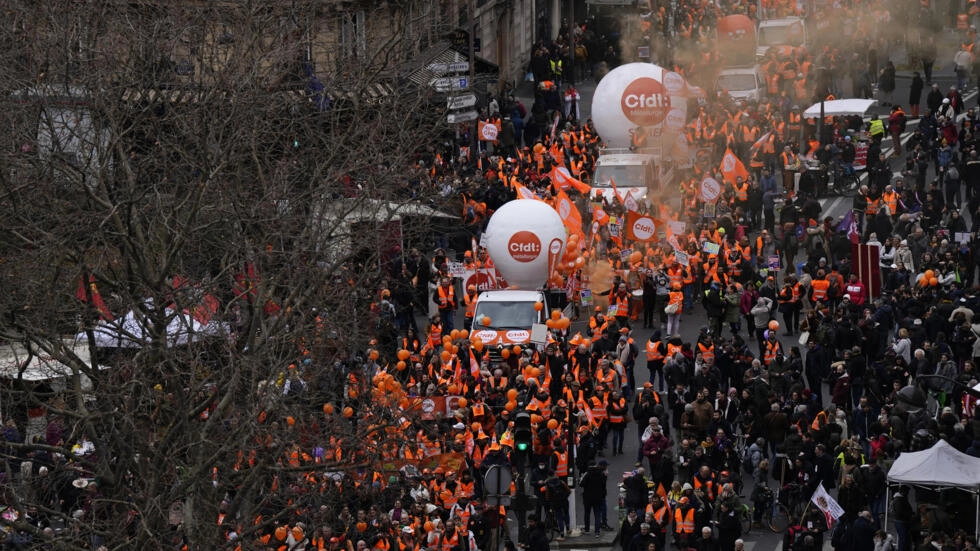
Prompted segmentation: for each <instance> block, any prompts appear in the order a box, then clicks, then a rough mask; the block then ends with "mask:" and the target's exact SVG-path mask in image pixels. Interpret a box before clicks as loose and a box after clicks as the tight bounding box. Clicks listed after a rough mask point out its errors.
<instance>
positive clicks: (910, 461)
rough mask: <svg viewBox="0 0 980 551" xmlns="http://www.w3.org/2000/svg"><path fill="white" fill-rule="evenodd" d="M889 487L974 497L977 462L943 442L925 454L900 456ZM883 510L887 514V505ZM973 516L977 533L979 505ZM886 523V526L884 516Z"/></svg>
mask: <svg viewBox="0 0 980 551" xmlns="http://www.w3.org/2000/svg"><path fill="white" fill-rule="evenodd" d="M888 484H889V485H893V484H904V485H908V486H921V487H928V488H935V489H937V490H942V489H947V488H955V489H957V490H963V491H965V492H969V493H971V494H974V496H976V495H977V494H978V492H980V458H978V457H973V456H971V455H967V454H965V453H963V452H961V451H959V450H957V449H956V448H954V447H953V446H950V445H949V443H948V442H946V441H945V440H940V441H938V442H936V444H935V445H933V446H932V447H931V448H929V449H928V450H922V451H918V452H904V453H902V454H901V455H899V456H898V459H896V460H895V463H893V464H892V468H891V469H889V471H888ZM890 498H891V494H890V493H886V500H888V499H890ZM885 510H886V511H887V510H888V506H887V505H886V508H885ZM976 514H977V519H978V522H977V524H976V526H977V528H978V529H980V501H978V503H977V513H976ZM885 522H886V524H887V522H888V517H887V513H886V517H885ZM978 531H980V530H978Z"/></svg>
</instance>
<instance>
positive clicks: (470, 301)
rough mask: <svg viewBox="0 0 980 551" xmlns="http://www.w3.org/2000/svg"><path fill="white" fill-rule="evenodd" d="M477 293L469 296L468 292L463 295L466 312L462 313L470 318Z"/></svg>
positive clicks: (473, 310)
mask: <svg viewBox="0 0 980 551" xmlns="http://www.w3.org/2000/svg"><path fill="white" fill-rule="evenodd" d="M478 297H479V295H473V296H472V297H470V294H469V293H466V294H465V295H463V305H464V306H466V313H465V314H464V315H465V316H466V317H467V318H472V317H473V314H474V313H475V312H476V299H477V298H478Z"/></svg>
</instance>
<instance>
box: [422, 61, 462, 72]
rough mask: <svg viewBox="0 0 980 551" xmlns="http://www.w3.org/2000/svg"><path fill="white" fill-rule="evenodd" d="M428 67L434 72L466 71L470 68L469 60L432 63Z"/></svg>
mask: <svg viewBox="0 0 980 551" xmlns="http://www.w3.org/2000/svg"><path fill="white" fill-rule="evenodd" d="M426 69H428V70H430V71H432V72H433V73H441V74H444V73H465V72H466V71H469V70H470V62H469V61H457V62H455V63H430V64H429V65H428V66H426Z"/></svg>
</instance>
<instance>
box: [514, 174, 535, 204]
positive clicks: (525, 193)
mask: <svg viewBox="0 0 980 551" xmlns="http://www.w3.org/2000/svg"><path fill="white" fill-rule="evenodd" d="M510 184H511V185H512V186H513V187H514V191H516V192H517V198H518V199H539V200H540V198H539V197H538V196H537V195H535V194H534V192H533V191H531V190H529V189H527V187H525V186H524V184H522V183H520V182H518V181H517V178H516V177H512V178H511V179H510Z"/></svg>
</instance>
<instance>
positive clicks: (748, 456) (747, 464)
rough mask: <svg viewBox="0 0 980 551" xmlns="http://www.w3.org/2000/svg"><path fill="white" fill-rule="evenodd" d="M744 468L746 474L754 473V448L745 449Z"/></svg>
mask: <svg viewBox="0 0 980 551" xmlns="http://www.w3.org/2000/svg"><path fill="white" fill-rule="evenodd" d="M742 470H743V471H745V474H752V472H753V471H754V470H755V469H754V467H753V465H752V450H745V455H744V456H742Z"/></svg>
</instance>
